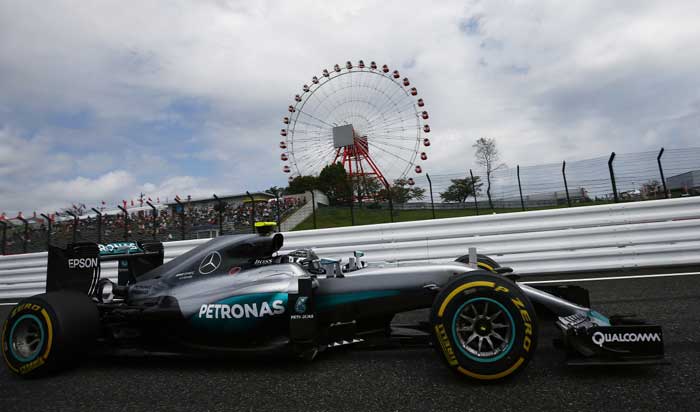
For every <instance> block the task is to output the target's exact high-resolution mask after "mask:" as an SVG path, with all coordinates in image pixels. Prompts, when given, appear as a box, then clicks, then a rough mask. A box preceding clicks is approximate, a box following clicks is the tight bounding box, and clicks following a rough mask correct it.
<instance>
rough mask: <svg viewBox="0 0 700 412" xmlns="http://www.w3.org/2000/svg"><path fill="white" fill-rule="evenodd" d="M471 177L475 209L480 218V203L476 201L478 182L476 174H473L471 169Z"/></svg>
mask: <svg viewBox="0 0 700 412" xmlns="http://www.w3.org/2000/svg"><path fill="white" fill-rule="evenodd" d="M469 176H471V177H472V194H473V195H474V208H475V209H476V215H477V216H479V202H477V201H476V180H474V173H472V169H469Z"/></svg>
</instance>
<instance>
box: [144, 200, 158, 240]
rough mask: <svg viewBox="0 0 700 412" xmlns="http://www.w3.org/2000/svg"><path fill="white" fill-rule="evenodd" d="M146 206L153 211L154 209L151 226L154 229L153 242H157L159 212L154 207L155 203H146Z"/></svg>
mask: <svg viewBox="0 0 700 412" xmlns="http://www.w3.org/2000/svg"><path fill="white" fill-rule="evenodd" d="M146 204H147V205H148V206H150V207H151V209H152V212H151V226H152V227H153V240H156V238H157V237H158V236H157V233H156V230H157V229H156V217H158V211H157V210H156V207H155V206H153V203H151V202H150V201H149V202H146Z"/></svg>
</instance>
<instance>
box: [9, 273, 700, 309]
mask: <svg viewBox="0 0 700 412" xmlns="http://www.w3.org/2000/svg"><path fill="white" fill-rule="evenodd" d="M693 275H700V272H685V273H655V274H651V275H633V276H609V277H602V278H581V279H553V280H533V281H530V282H518V283H522V284H523V285H539V284H545V283H572V282H597V281H600V280H625V279H645V278H666V277H673V276H693ZM16 304H17V303H11V302H0V306H10V305H16Z"/></svg>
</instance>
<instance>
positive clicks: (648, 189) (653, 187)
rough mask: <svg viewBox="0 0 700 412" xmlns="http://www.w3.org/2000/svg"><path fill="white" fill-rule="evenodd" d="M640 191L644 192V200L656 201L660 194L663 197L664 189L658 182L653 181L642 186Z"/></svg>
mask: <svg viewBox="0 0 700 412" xmlns="http://www.w3.org/2000/svg"><path fill="white" fill-rule="evenodd" d="M640 191H641V192H642V196H644V198H647V199H648V198H654V199H656V198H657V196H658V194H659V193H661V194H662V195H663V193H664V188H663V186H662V185H661V183H660V182H659V181H658V180H656V179H651V180H649V181H647V182H646V183H644V184H643V185H642V189H641V190H640Z"/></svg>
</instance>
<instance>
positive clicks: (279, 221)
mask: <svg viewBox="0 0 700 412" xmlns="http://www.w3.org/2000/svg"><path fill="white" fill-rule="evenodd" d="M275 205H277V231H278V232H281V231H282V219H281V218H280V193H279V190H277V191H275Z"/></svg>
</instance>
